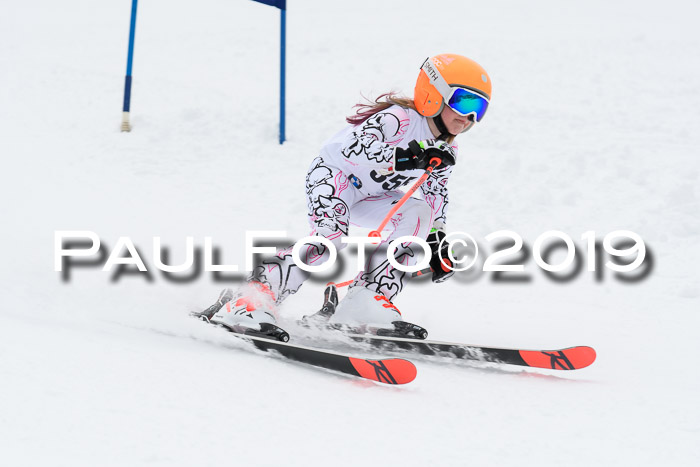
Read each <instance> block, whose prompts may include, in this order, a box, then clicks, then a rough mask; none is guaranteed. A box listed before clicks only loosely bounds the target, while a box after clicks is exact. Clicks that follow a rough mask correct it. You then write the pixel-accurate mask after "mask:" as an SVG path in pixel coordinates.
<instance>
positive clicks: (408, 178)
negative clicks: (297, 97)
mask: <svg viewBox="0 0 700 467" xmlns="http://www.w3.org/2000/svg"><path fill="white" fill-rule="evenodd" d="M382 98H383V99H382ZM490 99H491V80H490V78H489V76H488V74H487V73H486V71H485V70H484V69H483V68H482V67H481V66H480V65H479V64H478V63H476V62H474V61H473V60H470V59H468V58H466V57H463V56H460V55H454V54H442V55H437V56H435V57H431V58H429V59H426V60H425V62H424V63H423V65H422V67H421V70H420V72H419V75H418V80H417V81H416V87H415V91H414V94H413V99H408V98H399V97H396V96H395V94H393V93H388V94H383V95H381V96H380V97H379V98H378V99H376V100H375V102H374V103H371V104H358V105H357V106H356V107H359V109H358V111H357V113H356V115H354V116H352V117H348V118H347V121H348V123H349V124H350V125H349V126H347V127H346V128H344V129H343V130H341V131H340V132H338V133H337V134H336V135H334V136H333V137H331V138H330V139H329V140H328V141H326V142H325V143H324V145H323V147H322V148H321V151H320V155H319V156H318V157H316V158H315V159H314V160H313V162H312V163H311V167H310V168H309V172H308V174H307V176H306V195H307V198H308V218H309V223H310V225H311V235H312V236H323V237H325V238H326V239H328V240H329V241H331V242H332V243H333V245H335V247H336V249H341V248H343V247H344V246H345V244H344V243H341V239H342V238H343V237H345V236H347V235H348V229H349V226H350V223H353V224H355V225H361V226H363V227H376V226H377V225H378V224H379V223H380V222H381V221H382V219H383V218H384V217H385V216H386V214H387V213H388V212H389V210H390V209H391V208H392V206H393V205H394V204H396V202H397V201H398V200H399V199H401V197H402V196H403V194H404V193H403V192H401V191H400V190H399V187H401V186H404V185H408V184H410V183H412V182H413V181H415V180H417V179H418V178H419V177H420V176H421V175H422V174H423V173H424V170H425V169H426V167H427V166H428V164H429V161H431V160H434V159H435V158H437V159H438V160H439V161H440V164H439V165H438V166H437V168H435V170H434V171H433V172H432V173H431V175H430V176H429V178H428V179H427V180H426V181H425V183H423V184H422V185H421V187H420V191H421V193H422V199H418V198H409V199H408V200H407V201H406V202H405V204H403V206H401V208H399V209H398V211H397V212H396V213H395V214H394V215H393V216H392V218H391V221H390V224H391V226H392V227H393V231H392V232H391V235H389V237H388V238H387V239H385V240H384V241H383V242H382V243H381V244H380V246H379V247H377V249H376V250H375V251H374V252H373V253H372V254H370V255H369V258H368V259H367V261H366V267H365V269H364V270H363V271H362V272H360V273H359V274H357V276H356V277H355V279H354V281H353V282H352V284H351V285H350V286H349V289H348V292H347V294H346V296H345V298H344V299H343V300H342V301H341V302H340V303H339V304H338V300H337V293H336V291H335V288H334V287H330V288H328V289H327V290H326V304H324V307H323V308H322V310H321V311H320V312H318V313H316V315H314V316H313V317H314V318H315V319H316V320H321V321H327V322H328V323H329V324H331V325H348V326H353V327H357V326H362V325H369V326H371V327H380V328H392V327H393V328H394V329H396V330H399V328H401V329H406V328H410V326H411V325H409V323H405V324H406V325H409V326H402V323H401V322H402V317H401V314H400V312H399V310H398V309H397V308H396V307H395V306H394V305H393V304H392V303H391V300H392V299H393V298H394V297H396V295H397V294H398V293H399V292H401V290H402V289H403V288H404V286H405V284H406V282H407V280H408V279H409V278H410V275H407V274H408V273H406V272H402V271H400V270H398V269H396V268H394V267H392V266H391V264H390V263H389V261H388V259H387V257H386V254H385V251H386V248H385V245H386V244H387V243H389V242H391V241H392V240H393V239H395V238H399V237H402V236H405V235H413V236H416V237H419V238H423V239H427V241H428V244H429V245H430V246H431V249H432V258H431V260H430V265H431V267H432V269H433V271H434V272H433V276H432V279H433V281H434V282H442V281H444V280H446V279H447V278H449V277H450V276H451V275H452V274H453V273H454V272H453V271H451V270H449V268H447V270H446V268H443V267H441V263H440V259H439V255H438V254H439V250H440V248H441V247H440V240H441V239H443V238H444V237H445V233H444V229H445V223H446V210H447V204H448V197H447V181H448V179H449V177H450V175H451V174H452V168H453V167H452V166H453V165H454V164H455V163H456V159H457V144H456V143H455V142H454V139H455V137H456V136H457V135H459V134H460V133H464V132H465V131H467V130H469V129H470V128H471V127H472V126H474V125H475V124H476V122H480V121H481V119H482V118H483V116H484V113H485V112H486V109H487V107H488V104H489V101H490ZM446 250H447V245H446V244H445V245H442V257H443V258H445V257H447V251H446ZM420 251H422V248H421V247H420V246H418V245H415V244H412V243H401V244H400V246H399V247H398V248H397V249H396V251H395V253H394V257H395V258H396V260H397V262H399V263H401V264H404V265H414V264H416V262H417V255H419V254H420ZM300 256H301V259H302V260H303V261H304V263H305V264H307V265H314V266H316V265H320V264H322V263H324V262H325V261H326V260H327V259H328V258H329V256H330V253H329V251H328V248H326V246H324V245H323V244H322V243H309V244H306V245H304V247H303V248H302V250H301V255H300ZM309 275H310V273H308V272H306V271H304V270H302V269H300V268H299V267H297V266H296V264H295V263H294V261H293V260H292V247H289V248H287V249H284V250H280V251H278V252H277V254H276V255H275V256H274V257H272V258H268V259H265V260H263V261H262V262H261V264H260V265H259V266H258V267H257V268H256V269H255V270H254V271H253V274H252V275H251V277H250V279H249V281H248V282H247V283H246V284H245V285H244V286H243V287H241V288H240V289H238V290H237V291H235V292H234V291H231V290H230V289H226V290H224V291H223V292H222V293H221V295H220V296H219V299H218V300H217V302H216V303H215V304H214V305H212V306H211V307H209V308H208V309H206V310H204V311H203V312H202V313H201V314H200V315H201V316H205V317H206V318H207V319H208V320H210V321H213V322H216V323H221V324H224V325H226V326H228V327H230V328H234V329H236V330H239V331H240V332H247V333H256V334H264V335H269V336H274V337H277V338H281V337H280V336H281V335H286V333H284V332H283V331H282V330H281V329H280V328H278V327H277V326H275V324H274V323H275V321H276V320H275V316H276V314H277V313H276V309H277V306H278V305H279V304H280V303H281V302H282V301H283V300H285V299H286V298H287V297H288V296H289V295H292V294H294V293H296V291H297V290H299V288H300V287H301V285H302V283H303V282H304V281H305V280H306V279H307V278H308V277H309ZM336 305H337V307H336ZM414 328H416V329H422V328H419V327H414ZM425 335H427V333H425ZM287 338H288V336H287ZM283 340H286V339H283Z"/></svg>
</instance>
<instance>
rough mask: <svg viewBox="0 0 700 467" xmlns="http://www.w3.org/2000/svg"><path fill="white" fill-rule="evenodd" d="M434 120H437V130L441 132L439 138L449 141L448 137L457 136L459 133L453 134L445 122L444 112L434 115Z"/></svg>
mask: <svg viewBox="0 0 700 467" xmlns="http://www.w3.org/2000/svg"><path fill="white" fill-rule="evenodd" d="M433 121H434V122H435V126H436V127H437V130H438V131H439V132H440V136H438V137H437V139H441V140H443V141H447V138H449V137H450V136H452V137H453V138H456V137H457V135H453V134H452V133H450V132H449V130H448V129H447V125H445V122H444V121H443V120H442V112H440V114H438V116H437V117H433Z"/></svg>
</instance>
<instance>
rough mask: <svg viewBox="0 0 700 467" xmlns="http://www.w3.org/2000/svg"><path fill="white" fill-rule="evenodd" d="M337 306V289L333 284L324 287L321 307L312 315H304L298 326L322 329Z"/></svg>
mask: <svg viewBox="0 0 700 467" xmlns="http://www.w3.org/2000/svg"><path fill="white" fill-rule="evenodd" d="M337 306H338V289H337V288H336V287H335V284H333V283H331V284H328V285H327V286H326V290H324V292H323V306H322V307H321V309H320V310H319V311H317V312H316V313H314V314H313V315H304V316H303V317H302V318H301V320H300V321H299V324H301V325H302V326H305V327H307V328H310V327H318V328H324V327H327V326H328V320H329V319H330V317H331V316H333V313H335V309H336V307H337Z"/></svg>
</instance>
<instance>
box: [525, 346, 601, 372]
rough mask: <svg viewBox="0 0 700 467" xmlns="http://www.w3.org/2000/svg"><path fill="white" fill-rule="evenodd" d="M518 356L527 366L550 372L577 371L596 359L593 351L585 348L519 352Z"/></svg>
mask: <svg viewBox="0 0 700 467" xmlns="http://www.w3.org/2000/svg"><path fill="white" fill-rule="evenodd" d="M520 356H521V357H522V359H523V360H524V361H525V363H527V364H528V365H529V366H532V367H536V368H548V369H550V370H578V369H581V368H586V367H587V366H589V365H590V364H592V363H593V362H594V361H595V359H596V353H595V350H594V349H593V348H591V347H586V346H579V347H570V348H568V349H563V350H543V351H538V350H521V351H520Z"/></svg>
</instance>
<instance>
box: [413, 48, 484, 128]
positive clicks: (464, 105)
mask: <svg viewBox="0 0 700 467" xmlns="http://www.w3.org/2000/svg"><path fill="white" fill-rule="evenodd" d="M421 70H423V71H424V72H425V74H426V75H427V76H428V79H429V80H430V84H432V85H433V86H435V89H437V90H438V92H439V93H440V95H441V96H442V97H443V99H445V103H447V105H448V106H449V107H450V108H451V109H452V110H454V111H455V112H456V113H457V114H459V115H461V116H463V117H467V116H469V115H473V116H474V120H475V121H477V122H480V121H481V119H482V118H483V117H484V114H485V113H486V109H487V108H488V107H489V100H488V99H487V98H486V97H484V96H482V95H481V94H479V93H477V92H475V91H472V90H471V89H467V88H465V87H461V86H450V85H449V84H447V81H445V78H443V77H442V74H440V71H438V69H437V67H435V65H434V64H433V61H432V60H430V57H428V58H427V59H425V62H423V66H422V67H421Z"/></svg>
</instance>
